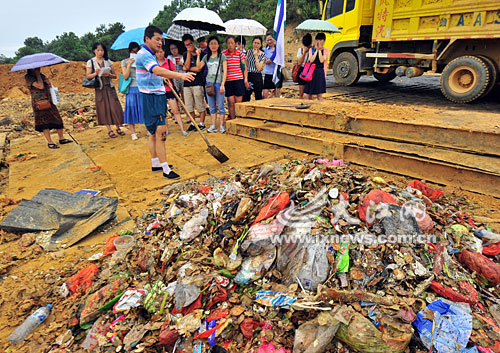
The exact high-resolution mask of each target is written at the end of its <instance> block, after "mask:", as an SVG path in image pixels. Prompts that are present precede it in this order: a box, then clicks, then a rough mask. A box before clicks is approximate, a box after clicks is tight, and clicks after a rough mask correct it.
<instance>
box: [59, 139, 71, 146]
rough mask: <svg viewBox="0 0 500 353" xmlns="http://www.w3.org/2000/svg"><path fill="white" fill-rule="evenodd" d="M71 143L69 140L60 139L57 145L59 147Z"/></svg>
mask: <svg viewBox="0 0 500 353" xmlns="http://www.w3.org/2000/svg"><path fill="white" fill-rule="evenodd" d="M71 142H73V141H71V140H70V139H62V140H59V144H60V145H65V144H67V143H71Z"/></svg>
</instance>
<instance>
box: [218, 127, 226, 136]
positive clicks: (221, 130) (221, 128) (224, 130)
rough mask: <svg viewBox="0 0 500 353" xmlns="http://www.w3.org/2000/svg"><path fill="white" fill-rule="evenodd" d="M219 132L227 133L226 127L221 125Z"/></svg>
mask: <svg viewBox="0 0 500 353" xmlns="http://www.w3.org/2000/svg"><path fill="white" fill-rule="evenodd" d="M219 132H220V133H221V134H225V133H226V129H224V126H221V127H220V129H219Z"/></svg>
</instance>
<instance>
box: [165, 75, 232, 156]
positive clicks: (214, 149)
mask: <svg viewBox="0 0 500 353" xmlns="http://www.w3.org/2000/svg"><path fill="white" fill-rule="evenodd" d="M166 82H167V85H168V88H170V90H171V91H172V93H173V94H174V96H175V98H177V101H178V102H179V103H180V104H181V106H182V109H184V111H185V112H186V115H187V116H188V117H189V120H191V122H192V123H193V125H194V127H195V128H196V130H198V132H199V133H200V135H201V137H202V138H203V140H205V143H206V144H207V147H208V153H210V154H211V155H212V157H214V158H215V159H217V160H218V161H219V163H224V162H227V161H228V160H229V157H228V156H226V155H225V154H224V153H222V151H221V150H219V149H218V148H217V147H215V145H212V144H211V143H210V142H208V140H207V138H206V137H205V135H204V134H203V133H202V132H201V130H200V128H199V127H198V124H196V121H194V119H193V117H192V116H191V113H190V112H189V111H188V109H187V108H186V105H185V104H184V102H183V101H182V99H181V98H180V97H179V95H178V94H177V91H176V90H175V89H174V88H173V87H172V84H171V83H170V80H166Z"/></svg>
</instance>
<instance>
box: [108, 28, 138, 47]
mask: <svg viewBox="0 0 500 353" xmlns="http://www.w3.org/2000/svg"><path fill="white" fill-rule="evenodd" d="M145 29H146V27H140V28H135V29H131V30H130V31H126V32H123V33H122V34H120V35H119V36H118V38H116V40H115V41H114V43H113V45H112V46H111V49H113V50H118V49H127V48H128V45H129V44H130V43H131V42H136V43H139V45H142V44H144V30H145Z"/></svg>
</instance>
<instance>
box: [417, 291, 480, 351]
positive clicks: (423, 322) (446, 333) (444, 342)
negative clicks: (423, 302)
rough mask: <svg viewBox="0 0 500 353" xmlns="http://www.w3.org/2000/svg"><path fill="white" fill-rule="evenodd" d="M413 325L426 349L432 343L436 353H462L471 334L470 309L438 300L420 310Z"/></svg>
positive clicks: (459, 304)
mask: <svg viewBox="0 0 500 353" xmlns="http://www.w3.org/2000/svg"><path fill="white" fill-rule="evenodd" d="M413 325H414V326H415V328H416V329H417V331H418V333H419V335H420V339H421V340H422V342H423V344H424V346H426V347H427V349H430V347H431V341H432V347H434V349H435V350H436V351H437V352H438V353H454V352H462V349H463V348H465V347H466V346H467V342H469V337H470V335H471V333H472V316H471V311H470V307H469V305H468V304H464V303H454V302H452V301H449V300H446V299H439V300H436V301H434V302H432V303H431V304H429V305H427V307H425V308H424V309H422V310H421V311H420V312H419V313H418V314H417V319H416V320H415V321H414V322H413Z"/></svg>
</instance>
